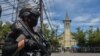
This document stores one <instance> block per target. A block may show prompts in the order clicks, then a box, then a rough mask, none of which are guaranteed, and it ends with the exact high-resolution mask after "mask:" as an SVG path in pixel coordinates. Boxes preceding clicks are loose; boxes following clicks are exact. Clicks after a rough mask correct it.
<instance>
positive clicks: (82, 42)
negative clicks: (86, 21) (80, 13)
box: [73, 27, 86, 46]
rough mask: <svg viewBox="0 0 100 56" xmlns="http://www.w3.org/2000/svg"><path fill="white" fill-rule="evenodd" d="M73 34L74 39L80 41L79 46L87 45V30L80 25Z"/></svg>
mask: <svg viewBox="0 0 100 56" xmlns="http://www.w3.org/2000/svg"><path fill="white" fill-rule="evenodd" d="M73 35H74V39H75V40H76V41H77V42H78V44H77V45H78V46H85V41H86V39H85V32H83V30H82V29H81V28H80V27H78V28H77V32H75V33H73Z"/></svg>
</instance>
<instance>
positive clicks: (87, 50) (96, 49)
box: [71, 47, 100, 53]
mask: <svg viewBox="0 0 100 56" xmlns="http://www.w3.org/2000/svg"><path fill="white" fill-rule="evenodd" d="M71 52H83V53H100V47H81V48H78V49H76V48H73V49H71Z"/></svg>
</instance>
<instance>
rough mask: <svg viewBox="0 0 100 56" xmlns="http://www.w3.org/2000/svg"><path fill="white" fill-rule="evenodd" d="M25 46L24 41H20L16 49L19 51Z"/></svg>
mask: <svg viewBox="0 0 100 56" xmlns="http://www.w3.org/2000/svg"><path fill="white" fill-rule="evenodd" d="M24 46H25V40H21V41H19V42H18V49H19V50H21V49H22V48H24Z"/></svg>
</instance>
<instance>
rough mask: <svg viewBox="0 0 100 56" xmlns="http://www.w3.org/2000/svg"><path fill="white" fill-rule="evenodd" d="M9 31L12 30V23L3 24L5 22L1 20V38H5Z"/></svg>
mask: <svg viewBox="0 0 100 56" xmlns="http://www.w3.org/2000/svg"><path fill="white" fill-rule="evenodd" d="M9 31H10V23H9V22H6V23H5V24H3V22H2V21H0V39H2V38H5V37H6V35H7V33H8V32H9Z"/></svg>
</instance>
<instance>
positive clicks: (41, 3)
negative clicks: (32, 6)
mask: <svg viewBox="0 0 100 56" xmlns="http://www.w3.org/2000/svg"><path fill="white" fill-rule="evenodd" d="M40 25H41V29H40V31H41V33H42V34H43V31H44V28H43V0H40Z"/></svg>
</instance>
